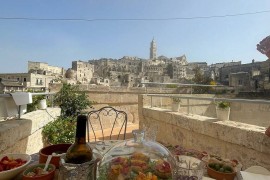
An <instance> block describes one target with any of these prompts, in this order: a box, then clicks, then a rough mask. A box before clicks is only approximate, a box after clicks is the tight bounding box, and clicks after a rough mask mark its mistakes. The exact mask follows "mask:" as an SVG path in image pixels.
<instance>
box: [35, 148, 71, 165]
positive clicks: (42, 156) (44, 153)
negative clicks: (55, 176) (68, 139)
mask: <svg viewBox="0 0 270 180" xmlns="http://www.w3.org/2000/svg"><path fill="white" fill-rule="evenodd" d="M70 146H71V144H54V145H50V146H47V147H44V148H42V149H41V150H40V151H39V163H46V161H47V159H48V156H49V155H51V154H52V153H56V154H61V153H66V152H67V150H68V148H69V147H70ZM59 161H60V156H53V157H52V159H51V161H50V163H51V164H53V165H55V167H56V168H59Z"/></svg>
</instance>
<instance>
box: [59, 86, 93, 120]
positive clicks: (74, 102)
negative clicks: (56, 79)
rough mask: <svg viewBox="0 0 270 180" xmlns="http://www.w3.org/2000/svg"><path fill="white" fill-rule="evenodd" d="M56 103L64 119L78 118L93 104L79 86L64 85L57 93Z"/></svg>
mask: <svg viewBox="0 0 270 180" xmlns="http://www.w3.org/2000/svg"><path fill="white" fill-rule="evenodd" d="M54 103H55V104H56V105H58V106H59V107H60V108H61V115H62V116H63V117H69V116H77V115H78V114H80V113H81V112H82V111H83V110H84V109H86V108H87V107H89V106H90V105H91V104H92V103H91V101H89V100H88V96H87V95H86V93H85V92H83V91H80V90H79V86H78V85H71V84H66V83H64V84H63V87H62V89H61V90H60V91H59V92H58V93H56V96H55V100H54Z"/></svg>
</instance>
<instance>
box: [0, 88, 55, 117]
mask: <svg viewBox="0 0 270 180" xmlns="http://www.w3.org/2000/svg"><path fill="white" fill-rule="evenodd" d="M30 93H31V92H30ZM31 94H32V96H41V95H45V96H48V99H49V100H50V102H51V107H53V106H54V104H53V101H54V95H55V93H50V92H40V93H31ZM11 97H12V95H11V93H6V94H0V98H11ZM20 111H21V105H19V106H18V118H19V119H20V118H21V114H20Z"/></svg>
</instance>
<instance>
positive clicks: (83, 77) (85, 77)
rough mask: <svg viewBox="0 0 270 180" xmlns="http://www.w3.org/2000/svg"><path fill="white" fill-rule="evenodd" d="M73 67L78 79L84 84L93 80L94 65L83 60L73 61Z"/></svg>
mask: <svg viewBox="0 0 270 180" xmlns="http://www.w3.org/2000/svg"><path fill="white" fill-rule="evenodd" d="M72 69H73V70H74V71H75V74H76V75H75V76H76V80H77V81H78V82H80V83H83V84H88V83H90V82H91V79H92V77H93V73H94V65H92V64H90V63H88V62H83V61H72Z"/></svg>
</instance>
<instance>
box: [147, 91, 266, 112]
mask: <svg viewBox="0 0 270 180" xmlns="http://www.w3.org/2000/svg"><path fill="white" fill-rule="evenodd" d="M145 95H146V96H150V106H151V107H153V97H159V98H160V97H165V98H179V99H187V113H188V114H190V102H189V100H191V99H192V100H206V101H212V102H219V101H225V102H239V103H251V104H270V101H269V100H260V99H230V98H207V97H194V96H193V97H192V96H177V95H171V94H170V95H161V94H145Z"/></svg>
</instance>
